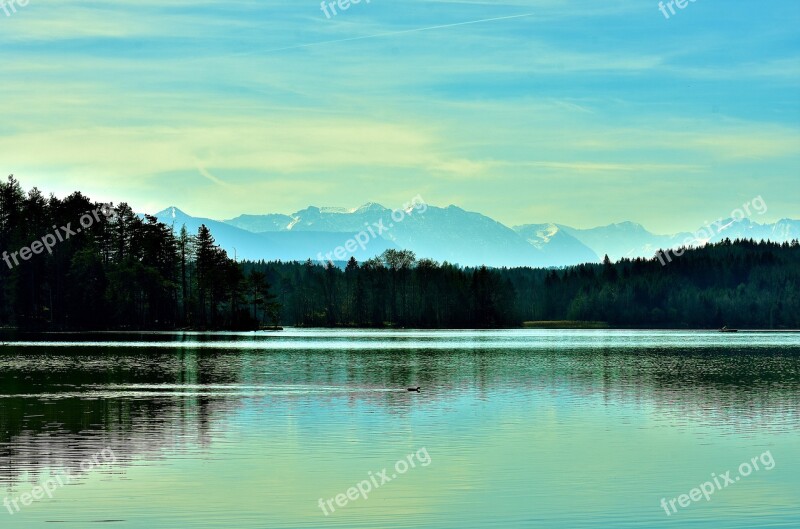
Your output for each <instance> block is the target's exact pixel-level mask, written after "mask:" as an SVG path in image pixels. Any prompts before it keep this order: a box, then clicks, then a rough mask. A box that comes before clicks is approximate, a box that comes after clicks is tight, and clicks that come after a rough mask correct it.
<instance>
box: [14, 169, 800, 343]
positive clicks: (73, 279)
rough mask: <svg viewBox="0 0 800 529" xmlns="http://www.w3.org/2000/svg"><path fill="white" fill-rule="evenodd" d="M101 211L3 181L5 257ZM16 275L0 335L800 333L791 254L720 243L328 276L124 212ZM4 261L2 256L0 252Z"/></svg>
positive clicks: (400, 261) (334, 271)
mask: <svg viewBox="0 0 800 529" xmlns="http://www.w3.org/2000/svg"><path fill="white" fill-rule="evenodd" d="M98 206H99V205H98V204H96V203H93V202H92V201H90V200H89V199H88V198H87V197H85V196H83V195H82V194H80V193H74V194H72V195H70V196H69V197H67V198H65V199H58V198H56V197H53V196H50V197H44V196H43V195H42V193H41V192H39V191H38V190H37V189H33V190H31V191H30V192H28V193H25V192H24V191H23V189H22V188H21V186H20V185H19V183H18V182H17V181H16V180H15V179H14V178H13V177H9V179H8V181H7V182H0V252H7V254H10V253H12V252H15V251H18V250H19V249H20V248H23V247H26V246H32V245H31V243H32V242H33V241H36V240H40V239H41V238H42V237H43V236H44V235H46V234H48V233H53V232H54V231H55V228H54V227H57V226H66V225H67V224H68V223H72V225H73V226H75V225H77V224H78V219H79V218H81V216H82V215H84V214H85V213H86V212H88V211H91V210H95V209H96V208H97V207H98ZM113 211H114V214H113V215H111V216H109V217H108V218H105V217H103V218H102V220H100V221H99V222H96V223H94V225H92V226H91V228H88V229H86V230H84V231H83V232H81V233H79V234H75V235H72V236H70V237H69V238H67V239H66V240H64V241H63V242H59V243H58V244H56V245H54V246H53V247H52V249H51V250H52V253H50V252H47V251H41V252H40V253H38V254H36V255H32V256H30V258H29V259H27V260H24V261H20V262H19V264H18V265H13V263H10V265H9V263H8V262H5V261H0V326H12V327H18V328H23V329H27V328H33V329H53V330H62V329H186V328H193V329H256V328H259V327H263V326H266V325H278V324H281V325H305V326H359V327H384V326H395V327H415V328H490V327H517V326H520V325H521V324H522V323H523V322H525V321H532V320H535V321H549V320H579V321H602V322H608V323H609V324H610V325H611V326H618V327H665V328H715V327H720V326H722V325H728V326H732V327H743V328H800V245H798V243H797V242H796V241H795V242H793V243H792V244H774V243H763V242H760V243H756V242H753V241H733V242H732V241H724V242H721V243H718V244H715V245H710V246H707V247H704V248H701V249H692V250H689V251H687V252H686V253H685V254H684V255H682V256H680V257H676V258H674V259H673V260H672V262H671V263H668V264H667V265H666V266H662V265H661V263H660V262H659V261H658V260H657V259H649V260H646V259H635V260H622V261H620V262H618V263H611V262H609V261H608V260H606V261H605V262H604V263H603V264H588V265H581V266H575V267H569V268H566V269H562V270H546V269H533V268H515V269H487V268H477V269H470V268H462V267H459V266H457V265H454V264H448V263H442V264H440V263H436V262H434V261H431V260H428V259H417V258H416V256H415V255H414V254H413V253H412V252H409V251H399V250H388V251H386V252H385V253H384V254H383V255H381V256H379V257H375V258H373V259H370V260H367V261H365V262H363V263H358V262H356V261H355V260H354V259H351V260H350V261H349V262H348V263H347V264H346V266H342V267H337V266H333V265H323V264H319V263H312V262H311V261H306V262H305V263H298V262H289V263H282V262H270V263H266V262H241V263H236V262H234V261H233V260H231V259H230V258H229V257H228V255H227V254H226V252H225V251H224V250H222V249H220V248H219V247H218V246H217V245H216V244H215V242H214V239H213V236H212V234H211V233H210V232H209V230H208V229H207V228H206V227H205V226H203V227H201V228H200V230H199V231H198V233H192V234H190V233H187V232H186V230H185V229H181V227H178V226H174V227H173V226H166V225H164V224H162V223H159V222H157V221H156V219H155V218H153V217H150V216H147V215H145V216H139V215H137V214H135V213H134V212H133V211H132V210H131V208H130V207H129V206H128V205H126V204H124V203H123V204H120V205H117V206H115V207H114V208H113ZM4 255H5V254H4Z"/></svg>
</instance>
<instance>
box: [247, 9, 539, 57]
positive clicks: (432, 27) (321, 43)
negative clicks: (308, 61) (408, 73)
mask: <svg viewBox="0 0 800 529" xmlns="http://www.w3.org/2000/svg"><path fill="white" fill-rule="evenodd" d="M533 14H534V13H525V14H523V15H511V16H507V17H495V18H483V19H481V20H470V21H468V22H456V23H455V24H441V25H439V26H428V27H425V28H415V29H403V30H400V31H389V32H387V33H376V34H374V35H364V36H361V37H349V38H346V39H336V40H324V41H321V42H312V43H310V44H299V45H297V46H287V47H285V48H273V49H271V50H266V51H264V52H261V53H274V52H276V51H287V50H296V49H299V48H309V47H311V46H322V45H324V44H335V43H338V42H350V41H353V40H364V39H374V38H377V37H389V36H392V35H402V34H403V33H415V32H418V31H429V30H431V29H442V28H452V27H455V26H466V25H468V24H480V23H483V22H494V21H496V20H508V19H511V18H523V17H529V16H533ZM252 53H257V52H247V53H245V54H243V55H250V54H252Z"/></svg>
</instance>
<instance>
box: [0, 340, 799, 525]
mask: <svg viewBox="0 0 800 529" xmlns="http://www.w3.org/2000/svg"><path fill="white" fill-rule="evenodd" d="M332 333H333V334H332ZM27 338H29V339H36V340H38V342H27V343H10V344H7V345H5V346H2V347H0V484H4V485H5V486H6V488H7V489H8V490H9V491H17V490H21V489H24V487H23V484H25V483H27V482H40V481H41V480H42V478H43V476H47V475H50V474H52V472H54V469H59V468H74V467H75V466H76V465H78V464H79V463H80V462H81V461H83V460H85V459H86V458H87V457H88V456H91V455H92V454H95V453H97V452H99V451H100V450H103V449H105V448H110V449H112V450H113V451H114V453H115V454H116V456H117V458H118V460H119V464H118V465H115V466H114V467H113V468H110V469H103V470H102V471H103V472H108V473H111V474H117V476H124V475H125V472H126V468H127V466H128V465H129V464H132V463H133V462H135V461H140V462H141V461H147V462H150V463H152V464H157V463H158V462H159V461H160V460H162V458H165V457H168V456H166V455H165V454H166V453H168V452H169V453H171V454H172V456H171V457H174V454H175V453H189V452H192V453H203V452H204V451H209V450H210V447H211V446H212V445H213V444H214V442H216V441H219V440H220V439H223V438H226V437H230V436H231V435H234V434H232V433H231V432H237V431H238V429H240V428H243V425H244V424H253V421H256V422H259V421H260V422H261V423H262V424H267V423H268V427H269V432H271V433H269V434H265V435H289V434H290V433H291V435H299V434H298V432H303V435H306V436H309V437H308V439H309V440H308V441H305V442H306V443H308V444H312V445H313V443H314V442H316V441H315V439H316V437H315V436H324V435H327V434H329V433H330V432H331V431H333V429H335V428H337V427H338V426H337V420H340V419H339V418H343V417H348V418H349V419H348V420H351V421H355V422H354V423H353V424H370V425H371V424H384V423H387V424H391V423H392V422H393V421H395V422H396V421H397V420H399V421H400V422H399V423H397V424H407V423H408V421H410V420H411V419H412V418H414V417H418V416H420V415H424V416H426V417H453V416H458V415H459V414H469V413H474V414H475V416H474V418H471V419H468V420H467V421H466V422H465V424H463V425H459V426H458V428H467V430H466V431H467V432H468V431H469V430H468V428H469V427H470V425H474V427H480V425H482V424H483V423H484V422H485V420H484V418H483V417H482V416H481V415H480V414H479V412H478V411H475V410H484V409H486V408H487V407H494V408H496V409H501V410H527V409H530V410H536V409H539V408H540V409H552V410H558V412H559V413H562V414H563V417H561V418H560V419H559V420H563V421H569V420H570V419H569V415H568V413H570V411H569V410H572V409H573V408H574V407H586V406H588V407H596V406H600V407H605V408H606V409H607V410H609V411H608V413H609V414H628V415H629V416H630V417H631V420H632V421H638V420H642V418H646V419H647V420H648V421H650V422H651V423H652V424H654V425H656V426H658V425H659V424H662V425H666V426H668V427H669V428H676V429H678V430H680V429H690V428H691V429H697V428H704V427H707V428H708V430H709V432H713V433H714V434H723V435H747V433H748V432H758V433H759V434H760V435H764V434H765V433H766V434H768V433H770V432H772V433H776V434H780V433H786V432H793V431H797V430H798V429H799V427H800V419H799V418H798V415H797V410H798V409H799V408H800V362H798V360H800V337H799V336H797V335H794V336H792V335H785V336H783V335H782V336H767V335H765V336H751V337H746V338H745V339H742V337H741V336H738V337H736V340H737V341H736V342H733V343H728V344H727V345H726V344H725V343H721V342H720V341H719V340H720V338H719V337H718V336H717V335H712V334H710V333H707V334H702V333H700V334H698V333H693V334H691V335H689V336H688V338H687V336H684V335H680V334H676V335H670V334H669V333H650V334H647V333H642V334H638V335H637V334H636V333H624V334H617V335H615V334H613V333H607V334H603V333H574V334H570V333H566V334H560V333H557V332H550V333H542V332H521V331H520V332H516V331H509V332H489V333H483V332H476V333H441V335H439V333H431V332H418V333H402V332H390V333H381V332H376V331H366V332H363V333H362V332H356V331H346V332H343V333H336V332H335V331H328V332H320V331H291V332H289V333H286V334H283V335H280V334H270V335H265V334H251V333H231V334H193V333H182V334H169V333H157V334H109V333H104V334H102V335H93V336H88V335H70V334H64V335H50V334H49V335H45V336H28V337H27ZM386 343H391V344H393V347H391V348H385V347H384V344H386ZM230 344H234V345H235V347H230V346H229V345H230ZM276 344H278V346H276ZM287 344H289V345H287ZM304 344H305V345H309V344H311V345H310V346H308V347H305V348H304V347H303V345H304ZM442 344H446V347H444V346H442ZM326 345H327V346H328V347H326ZM417 385H418V386H421V387H422V392H421V393H420V394H416V393H409V392H407V391H406V389H405V388H406V387H408V386H417ZM514 413H518V411H515V412H514ZM253 417H257V418H256V419H253ZM523 417H524V415H522V416H520V417H519V418H515V419H514V420H513V421H511V423H510V424H512V425H513V424H515V422H514V421H517V423H519V421H522V420H523ZM626 420H627V419H626ZM519 424H520V426H519V427H520V428H523V427H524V428H527V429H528V430H530V426H525V425H523V424H522V423H519ZM351 427H352V426H351ZM571 427H574V428H579V425H572V426H571ZM287 428H288V429H290V430H293V431H292V432H287ZM370 428H371V427H370ZM370 428H367V430H368V431H371V430H370ZM447 428H448V426H447V425H446V424H445V425H442V426H441V429H442V431H444V430H446V429H447ZM454 428H455V427H454ZM512 431H513V430H512ZM526 431H527V430H526ZM242 435H244V434H242ZM331 435H332V434H331ZM341 435H342V436H346V435H348V434H347V432H344V433H341ZM377 435H381V434H377ZM510 435H512V434H509V433H508V432H506V436H510ZM234 437H235V435H234ZM332 439H334V438H333V437H332ZM269 441H270V440H266V441H265V442H269ZM319 442H322V441H319ZM331 442H333V441H331ZM337 442H338V441H337ZM586 442H587V444H591V440H586ZM431 449H432V450H433V449H434V448H433V447H431ZM276 450H277V449H276ZM453 450H454V451H455V450H457V449H456V447H453ZM440 457H441V456H440ZM784 457H785V454H784ZM434 525H435V524H434ZM287 526H288V525H287Z"/></svg>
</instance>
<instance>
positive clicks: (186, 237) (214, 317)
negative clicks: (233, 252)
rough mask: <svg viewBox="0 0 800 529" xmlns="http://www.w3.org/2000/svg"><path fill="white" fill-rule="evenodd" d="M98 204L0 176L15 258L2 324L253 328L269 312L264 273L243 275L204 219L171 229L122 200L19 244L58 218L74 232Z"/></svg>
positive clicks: (7, 245) (4, 236) (8, 266)
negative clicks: (193, 229)
mask: <svg viewBox="0 0 800 529" xmlns="http://www.w3.org/2000/svg"><path fill="white" fill-rule="evenodd" d="M100 207H105V206H103V205H100V204H97V203H94V202H92V201H91V200H89V199H88V198H87V197H85V196H84V195H82V194H81V193H80V192H75V193H73V194H71V195H69V196H68V197H66V198H64V199H59V198H57V197H54V196H52V195H51V196H49V197H45V196H44V195H43V194H42V193H41V191H39V190H38V189H36V188H34V189H32V190H31V191H29V192H28V193H25V192H24V191H23V189H22V187H21V186H20V184H19V182H18V181H17V180H16V179H15V178H14V177H13V176H10V177H9V178H8V180H7V181H6V182H0V251H3V252H4V254H3V255H4V257H6V258H8V257H9V256H11V257H12V259H13V260H14V261H12V260H11V259H8V260H7V261H5V262H3V261H0V325H3V326H14V327H18V328H24V329H42V328H44V329H180V328H195V329H219V328H226V329H253V328H258V327H259V326H260V325H263V324H266V323H269V322H273V321H275V320H276V319H277V306H276V305H275V303H274V300H273V298H272V295H271V294H270V292H269V284H268V283H267V282H266V279H265V277H264V275H263V274H262V273H260V272H259V271H257V270H252V271H250V273H249V274H248V275H245V273H244V269H243V267H242V266H241V265H240V264H238V263H235V262H234V261H233V260H232V259H230V258H229V257H228V255H227V253H226V252H225V250H223V249H221V248H220V247H219V246H217V245H216V244H215V241H214V238H213V236H212V235H211V233H210V231H209V230H208V228H207V227H205V226H202V227H201V228H200V229H199V230H198V233H196V234H189V233H187V231H186V228H185V227H183V228H181V229H180V231H179V232H178V233H177V234H176V233H175V231H174V230H173V227H171V226H167V225H165V224H163V223H161V222H158V221H157V220H156V219H155V218H154V217H152V216H150V215H144V216H139V215H137V214H135V213H134V212H133V210H132V209H131V208H130V206H129V205H128V204H125V203H122V204H119V205H118V206H116V207H113V208H112V209H113V215H109V216H108V217H107V218H100V219H99V222H95V223H93V224H92V226H91V227H90V228H87V229H85V230H82V231H81V232H80V233H79V234H78V233H76V234H74V235H73V236H70V237H66V238H64V240H61V241H58V242H57V243H56V244H54V245H52V247H48V248H46V251H42V248H41V247H40V248H39V250H40V251H39V253H37V254H35V255H31V252H27V253H26V252H24V251H23V252H18V250H19V249H21V248H35V244H32V241H37V240H38V239H40V238H41V237H42V235H43V234H46V233H53V232H54V230H56V233H58V230H59V229H60V228H59V227H61V226H65V227H66V226H70V224H71V225H72V227H71V228H70V231H73V232H75V231H77V230H76V226H77V225H78V219H80V218H81V217H82V216H83V215H84V214H86V212H88V211H93V210H96V209H98V208H100ZM15 252H16V255H14V254H15ZM26 255H27V257H28V258H27V259H25V256H26ZM23 259H24V260H23ZM13 262H18V263H19V264H18V265H17V266H13Z"/></svg>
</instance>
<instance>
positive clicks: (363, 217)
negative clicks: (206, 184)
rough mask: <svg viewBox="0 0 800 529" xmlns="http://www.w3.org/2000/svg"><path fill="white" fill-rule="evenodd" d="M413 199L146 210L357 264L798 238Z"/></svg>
mask: <svg viewBox="0 0 800 529" xmlns="http://www.w3.org/2000/svg"><path fill="white" fill-rule="evenodd" d="M417 206H420V207H409V208H408V209H407V210H399V211H394V213H393V210H390V209H388V208H385V207H383V206H381V205H380V204H375V203H369V204H364V205H363V206H361V207H359V208H355V209H343V208H319V207H313V206H312V207H308V208H306V209H303V210H301V211H297V212H296V213H293V214H291V215H282V214H265V215H240V216H238V217H236V218H233V219H229V220H221V221H220V220H213V219H208V218H202V217H193V216H190V215H187V214H186V213H184V212H183V211H181V210H180V209H178V208H177V207H170V208H167V209H165V210H163V211H161V212H159V213H156V214H155V215H154V216H155V217H156V218H158V220H159V221H161V222H164V223H165V224H167V225H172V227H173V229H174V230H175V231H179V230H180V228H181V226H183V225H185V226H186V228H187V230H189V232H193V233H196V232H197V229H198V228H199V227H200V225H201V224H205V225H206V226H208V227H209V229H210V230H211V233H212V234H213V236H214V238H215V239H216V241H217V243H218V244H219V245H220V246H222V247H223V248H224V249H225V250H227V251H228V253H229V254H230V255H231V256H234V257H236V258H238V259H249V260H260V259H264V260H267V261H271V260H283V261H305V260H307V259H311V260H312V261H327V260H333V261H340V262H341V261H347V259H349V258H350V257H351V256H353V257H355V258H356V259H357V260H358V261H359V262H361V261H364V260H366V259H368V258H370V257H374V256H376V255H379V254H381V253H383V252H384V251H385V250H386V249H389V248H394V249H408V250H412V251H413V252H414V253H415V254H416V255H417V257H418V258H424V257H427V258H430V259H434V260H437V261H440V262H443V261H447V262H450V263H454V264H460V265H462V266H477V265H487V266H493V267H502V266H507V267H518V266H532V267H558V266H569V265H575V264H580V263H587V262H600V261H601V260H602V259H603V257H604V256H605V255H608V256H609V258H610V259H611V260H613V261H616V260H619V259H621V258H623V257H628V258H635V257H647V258H650V257H653V255H654V254H655V252H656V251H657V250H658V249H663V248H676V247H678V246H681V245H684V244H685V241H687V240H691V241H692V245H693V246H698V245H701V244H703V243H705V242H717V241H719V240H723V239H725V238H730V239H736V238H748V239H750V238H752V239H756V240H761V239H764V240H772V241H776V242H786V241H791V240H794V239H798V238H800V220H792V219H783V220H780V221H778V222H776V223H774V224H759V223H757V222H754V221H752V220H750V219H748V218H745V219H741V220H739V221H735V220H733V219H727V220H725V221H722V222H717V223H714V224H712V225H711V226H706V227H705V230H704V231H703V232H700V231H697V232H695V233H696V234H697V235H698V238H697V239H696V238H695V235H693V234H692V233H689V232H682V233H676V234H672V235H658V234H654V233H651V232H649V231H648V230H646V229H645V228H644V227H643V226H642V225H640V224H636V223H634V222H621V223H618V224H610V225H608V226H600V227H596V228H590V229H578V228H572V227H570V226H565V225H562V224H547V223H546V224H525V225H520V226H513V227H508V226H505V225H503V224H501V223H500V222H498V221H496V220H494V219H491V218H489V217H487V216H485V215H482V214H480V213H474V212H469V211H465V210H463V209H461V208H459V207H457V206H453V205H451V206H447V207H444V208H442V207H435V206H430V205H424V207H422V205H419V204H418V205H417ZM348 241H352V242H348ZM337 247H341V248H340V251H339V252H337V251H336V249H337ZM348 250H352V251H348Z"/></svg>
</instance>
